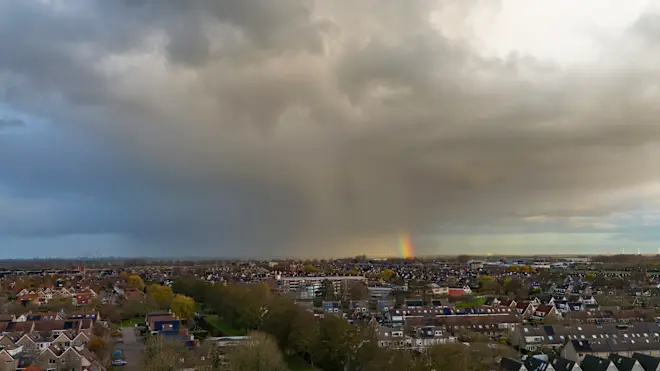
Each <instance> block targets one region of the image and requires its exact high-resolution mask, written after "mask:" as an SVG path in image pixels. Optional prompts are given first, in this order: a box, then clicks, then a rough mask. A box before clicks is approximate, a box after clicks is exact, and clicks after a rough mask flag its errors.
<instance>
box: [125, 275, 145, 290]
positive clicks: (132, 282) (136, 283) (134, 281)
mask: <svg viewBox="0 0 660 371" xmlns="http://www.w3.org/2000/svg"><path fill="white" fill-rule="evenodd" d="M127 281H128V286H129V287H132V288H135V289H138V290H142V289H144V281H143V280H142V277H140V276H138V275H137V274H134V275H131V276H128V280H127Z"/></svg>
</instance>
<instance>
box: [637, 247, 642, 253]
mask: <svg viewBox="0 0 660 371" xmlns="http://www.w3.org/2000/svg"><path fill="white" fill-rule="evenodd" d="M637 255H642V253H641V252H640V251H639V247H638V248H637Z"/></svg>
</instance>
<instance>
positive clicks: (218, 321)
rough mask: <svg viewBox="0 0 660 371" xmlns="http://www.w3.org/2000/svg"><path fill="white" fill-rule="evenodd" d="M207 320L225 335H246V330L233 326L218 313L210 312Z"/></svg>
mask: <svg viewBox="0 0 660 371" xmlns="http://www.w3.org/2000/svg"><path fill="white" fill-rule="evenodd" d="M206 322H208V323H209V324H210V325H212V326H213V327H215V328H216V329H217V330H218V331H220V332H222V333H223V334H225V336H242V335H245V332H244V331H241V330H238V329H235V328H233V327H232V326H230V325H229V324H228V323H226V322H225V321H224V320H223V319H222V318H221V317H220V316H219V315H217V314H209V315H208V316H206Z"/></svg>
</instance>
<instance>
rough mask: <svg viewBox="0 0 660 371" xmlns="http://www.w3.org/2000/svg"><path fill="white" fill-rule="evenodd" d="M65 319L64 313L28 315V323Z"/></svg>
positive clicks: (26, 318)
mask: <svg viewBox="0 0 660 371" xmlns="http://www.w3.org/2000/svg"><path fill="white" fill-rule="evenodd" d="M62 319H64V312H43V313H27V314H26V317H25V320H26V321H54V320H62Z"/></svg>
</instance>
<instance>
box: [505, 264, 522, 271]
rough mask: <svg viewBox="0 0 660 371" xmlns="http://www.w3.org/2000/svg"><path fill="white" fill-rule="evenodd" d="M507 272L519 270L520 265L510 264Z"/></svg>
mask: <svg viewBox="0 0 660 371" xmlns="http://www.w3.org/2000/svg"><path fill="white" fill-rule="evenodd" d="M507 270H508V271H509V272H520V267H518V266H517V265H512V266H510V267H509V268H508V269H507Z"/></svg>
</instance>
